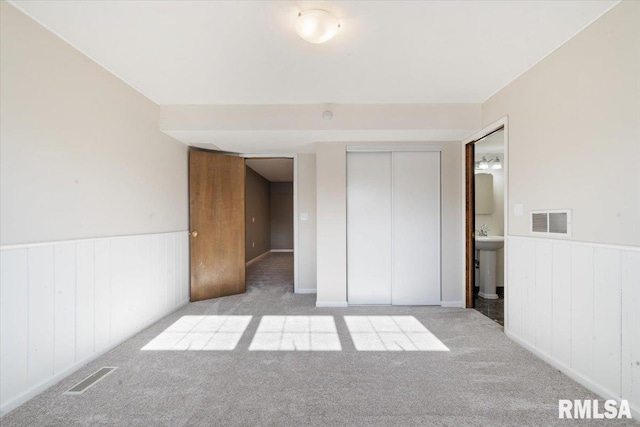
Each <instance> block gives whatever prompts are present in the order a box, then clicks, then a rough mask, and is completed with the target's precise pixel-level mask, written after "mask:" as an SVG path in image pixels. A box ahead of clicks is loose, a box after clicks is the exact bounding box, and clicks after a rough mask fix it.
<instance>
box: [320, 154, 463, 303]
mask: <svg viewBox="0 0 640 427" xmlns="http://www.w3.org/2000/svg"><path fill="white" fill-rule="evenodd" d="M347 145H371V146H374V145H384V146H388V145H389V143H369V144H363V143H357V144H356V143H351V144H347V143H324V144H318V147H317V212H318V219H317V221H318V223H317V224H318V225H317V229H318V236H317V241H318V248H317V251H318V253H317V257H318V261H317V266H318V276H317V277H318V279H317V280H318V283H317V286H318V299H317V304H318V305H319V306H322V305H339V304H346V297H347V296H346V290H347V278H346V268H347V254H346V244H347V234H346V230H347V219H346V147H347ZM393 145H398V146H402V145H404V146H407V145H410V146H415V145H439V146H442V157H441V176H442V184H441V185H442V187H441V191H442V301H443V302H444V304H445V305H448V304H451V305H460V304H462V302H463V300H464V295H463V287H462V283H463V282H464V280H463V277H462V275H461V272H462V271H463V261H464V260H463V256H462V229H461V227H460V224H461V223H462V163H461V160H460V159H461V156H462V147H461V145H460V143H458V142H442V143H395V144H393Z"/></svg>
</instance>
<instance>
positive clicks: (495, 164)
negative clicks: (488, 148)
mask: <svg viewBox="0 0 640 427" xmlns="http://www.w3.org/2000/svg"><path fill="white" fill-rule="evenodd" d="M492 163H493V164H492V165H491V167H492V168H493V169H502V163H500V157H498V156H496V158H495V159H493V160H492Z"/></svg>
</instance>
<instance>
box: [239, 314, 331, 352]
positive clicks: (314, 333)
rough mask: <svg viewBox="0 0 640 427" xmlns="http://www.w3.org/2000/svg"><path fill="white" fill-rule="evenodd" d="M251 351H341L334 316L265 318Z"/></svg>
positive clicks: (261, 321)
mask: <svg viewBox="0 0 640 427" xmlns="http://www.w3.org/2000/svg"><path fill="white" fill-rule="evenodd" d="M249 350H252V351H340V350H342V346H341V345H340V338H339V337H338V332H337V330H336V324H335V321H334V320H333V316H263V317H262V319H261V320H260V325H259V326H258V330H257V331H256V334H255V336H254V337H253V341H252V342H251V345H250V346H249Z"/></svg>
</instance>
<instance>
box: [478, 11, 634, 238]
mask: <svg viewBox="0 0 640 427" xmlns="http://www.w3.org/2000/svg"><path fill="white" fill-rule="evenodd" d="M639 23H640V2H636V1H624V2H622V3H621V4H620V5H618V6H616V7H615V8H613V9H612V10H611V11H609V12H608V13H607V14H606V15H605V16H603V17H602V18H601V19H599V20H598V21H596V22H595V23H594V24H592V25H591V26H589V27H588V28H587V29H585V30H584V31H583V32H582V33H580V34H578V35H577V36H576V37H574V38H573V39H571V40H570V41H569V42H567V43H566V44H565V45H564V46H562V47H561V48H559V49H558V50H557V51H555V52H554V53H553V54H551V55H550V56H548V57H547V58H546V59H544V60H543V61H542V62H540V63H539V64H537V65H536V66H534V67H533V68H532V69H531V70H529V71H527V72H526V73H525V74H524V75H522V76H521V77H520V78H518V79H517V80H515V81H514V82H513V83H511V84H510V85H509V86H507V87H506V88H505V89H503V90H501V91H500V92H498V93H497V94H496V95H495V96H493V97H492V98H490V99H489V100H488V101H487V102H485V103H484V105H483V113H482V121H483V124H484V125H488V124H490V123H492V122H493V121H495V120H497V119H499V118H501V117H504V116H507V115H508V116H509V159H508V161H509V203H510V206H509V212H510V214H509V227H510V229H509V233H510V234H511V235H520V236H530V233H529V212H530V211H531V210H537V209H572V210H573V236H572V238H571V239H572V240H577V241H585V242H598V243H608V244H619V245H634V246H639V245H640V221H638V215H639V212H640V190H639V188H638V186H639V184H640V167H639V164H640V54H639V52H640V25H639ZM514 203H523V204H524V208H525V215H524V216H522V217H515V216H514V215H513V204H514Z"/></svg>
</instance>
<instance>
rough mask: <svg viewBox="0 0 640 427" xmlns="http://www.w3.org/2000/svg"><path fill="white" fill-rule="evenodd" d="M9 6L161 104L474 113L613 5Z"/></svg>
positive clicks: (80, 3)
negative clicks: (309, 15) (310, 37)
mask: <svg viewBox="0 0 640 427" xmlns="http://www.w3.org/2000/svg"><path fill="white" fill-rule="evenodd" d="M11 3H12V4H14V5H16V6H17V7H18V8H20V9H21V10H23V11H25V12H26V13H28V14H29V15H31V16H32V17H34V18H35V19H36V20H37V21H38V22H40V23H41V24H43V25H44V26H45V27H47V28H49V29H50V30H52V31H53V32H54V33H56V34H58V35H59V36H61V37H62V38H63V39H65V40H67V41H68V42H69V43H70V44H72V45H73V46H75V47H76V48H77V49H79V50H80V51H81V52H83V53H84V54H86V55H88V56H89V57H91V58H93V59H94V60H95V61H97V62H98V63H99V64H101V65H103V66H104V67H105V68H107V69H108V70H110V71H111V72H113V73H114V74H115V75H116V76H118V77H119V78H121V79H122V80H124V81H125V82H127V83H129V84H130V85H132V86H133V87H135V88H137V89H138V90H139V91H141V92H142V93H144V94H145V95H147V96H148V97H149V98H150V99H152V100H153V101H155V102H156V103H158V104H289V103H296V104H304V103H478V102H483V101H485V100H486V99H487V98H488V97H489V96H491V95H492V94H493V93H495V92H496V91H497V90H499V89H500V88H502V87H504V86H505V85H506V84H507V83H509V82H510V81H511V80H513V79H514V78H515V77H517V76H518V75H519V74H521V73H522V72H524V71H525V70H527V69H528V68H529V67H531V66H532V65H533V64H535V63H536V62H538V61H540V59H542V58H543V57H544V56H546V55H547V54H549V53H550V52H551V51H553V50H554V49H555V48H557V47H558V46H560V45H561V44H563V43H564V42H565V41H567V40H568V39H569V38H571V37H572V36H573V35H575V34H576V33H577V32H578V31H579V30H581V29H582V28H584V27H585V26H586V25H588V24H589V23H591V22H592V21H593V20H595V19H596V18H598V17H599V16H601V15H602V14H603V13H604V12H605V11H606V10H608V9H609V8H610V7H611V6H612V5H613V4H615V3H616V1H614V0H607V1H340V2H337V1H335V2H317V1H305V2H294V1H80V0H78V1H11ZM302 7H304V8H305V9H311V8H322V9H326V10H329V11H331V12H333V13H334V14H335V15H337V16H338V17H339V19H340V20H341V22H342V28H341V29H340V31H339V33H338V35H337V36H336V37H335V38H334V39H332V40H330V41H329V42H327V43H326V44H322V45H313V44H310V43H307V42H305V41H303V40H302V39H300V38H299V37H298V36H297V35H296V34H295V31H294V26H295V19H296V16H297V13H298V11H300V10H301V9H302Z"/></svg>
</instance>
